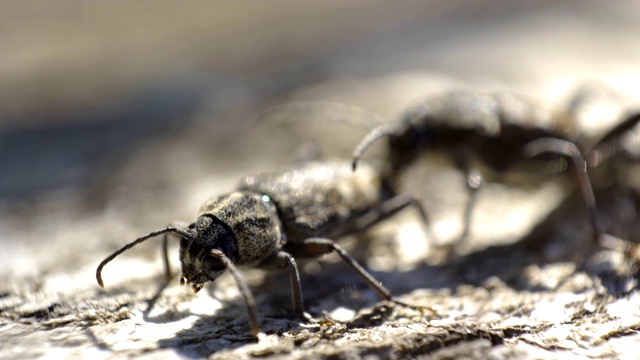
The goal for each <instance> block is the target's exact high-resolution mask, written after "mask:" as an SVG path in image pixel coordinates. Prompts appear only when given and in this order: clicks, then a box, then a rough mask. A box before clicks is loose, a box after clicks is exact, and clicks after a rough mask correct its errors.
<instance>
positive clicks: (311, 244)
mask: <svg viewBox="0 0 640 360" xmlns="http://www.w3.org/2000/svg"><path fill="white" fill-rule="evenodd" d="M291 245H292V246H291V252H292V255H294V256H300V257H318V256H321V255H324V254H328V253H331V252H336V253H337V254H338V256H340V258H341V259H342V260H343V261H344V262H345V263H346V264H347V265H348V266H349V267H350V268H351V270H353V271H355V273H356V274H358V276H360V278H361V279H362V280H363V281H364V282H365V283H366V284H367V286H369V288H371V290H373V291H375V292H376V294H378V296H379V297H380V298H381V299H383V300H387V301H390V302H393V303H396V304H399V305H402V306H406V307H409V308H412V309H417V310H420V311H424V310H429V311H431V312H433V313H435V311H434V310H433V309H431V308H428V307H424V306H416V305H411V304H407V303H405V302H403V301H400V300H397V299H395V298H394V297H393V296H392V295H391V292H390V291H389V290H388V289H387V288H386V287H384V285H382V283H381V282H380V281H378V280H377V279H376V278H374V277H373V275H371V274H369V272H367V270H365V269H364V268H363V267H362V265H360V264H359V263H358V262H357V261H356V260H355V259H354V258H353V257H352V256H351V255H349V253H348V252H347V251H346V250H345V249H344V248H343V247H342V246H340V245H338V244H336V243H335V242H334V241H333V240H330V239H324V238H309V239H305V240H304V241H303V242H302V243H296V244H291Z"/></svg>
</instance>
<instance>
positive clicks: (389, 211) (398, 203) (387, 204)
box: [353, 194, 436, 243]
mask: <svg viewBox="0 0 640 360" xmlns="http://www.w3.org/2000/svg"><path fill="white" fill-rule="evenodd" d="M409 206H413V207H414V208H415V209H416V210H417V211H418V213H419V214H420V218H421V220H422V222H423V224H424V226H425V228H426V231H427V235H428V236H429V239H430V240H431V242H432V243H436V236H435V234H434V233H433V229H432V228H431V221H430V218H429V213H428V212H427V210H426V209H425V208H424V206H422V203H421V202H420V198H419V197H418V196H417V195H411V194H400V195H396V196H394V197H392V198H391V199H388V200H386V201H384V202H382V203H381V204H380V205H379V206H378V207H376V208H375V209H373V210H371V211H370V212H368V213H366V214H365V215H364V216H363V217H361V218H360V219H359V220H358V221H356V222H355V224H354V226H353V227H354V229H353V230H354V231H363V230H367V229H369V228H370V227H372V226H374V225H375V224H377V223H379V222H380V221H383V220H386V219H388V218H390V217H392V216H394V215H395V214H397V213H399V212H400V211H402V210H404V209H405V208H407V207H409Z"/></svg>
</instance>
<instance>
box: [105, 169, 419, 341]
mask: <svg viewBox="0 0 640 360" xmlns="http://www.w3.org/2000/svg"><path fill="white" fill-rule="evenodd" d="M363 165H364V164H363ZM410 205H413V206H415V207H416V208H417V209H418V210H419V211H420V214H421V215H422V217H423V219H424V220H425V221H426V220H427V217H426V213H425V212H424V210H423V209H422V207H421V206H420V205H419V202H418V201H417V200H416V199H415V198H414V197H411V196H405V195H398V196H395V194H393V193H392V192H391V191H390V190H388V187H387V186H385V184H384V183H383V181H382V180H381V179H380V177H379V176H378V174H377V172H376V171H375V170H374V169H373V168H372V167H370V166H367V165H364V166H361V171H358V172H357V173H353V172H352V171H351V165H350V164H349V163H348V162H340V161H329V162H315V163H309V164H307V165H305V166H303V167H301V168H299V169H297V170H292V171H288V172H285V173H281V174H271V175H269V174H264V175H257V176H248V177H245V178H244V179H242V180H241V182H240V184H239V186H238V190H237V191H235V192H232V193H229V194H226V195H221V196H216V197H213V198H211V199H209V200H208V201H207V202H206V203H205V204H204V205H203V206H202V207H201V208H200V211H199V213H198V216H197V218H196V220H195V222H194V223H192V224H191V225H189V226H188V227H180V226H168V227H166V228H164V229H160V230H157V231H153V232H151V233H149V234H147V235H145V236H142V237H140V238H138V239H136V240H134V241H133V242H131V243H129V244H127V245H125V246H124V247H122V248H121V249H119V250H118V251H116V252H114V253H113V254H111V255H110V256H108V257H107V258H106V259H104V260H103V261H102V262H101V263H100V265H99V266H98V268H97V270H96V278H97V280H98V284H99V285H100V286H102V287H104V284H103V281H102V268H103V267H104V266H105V265H106V264H107V263H109V262H110V261H111V260H113V259H114V258H115V257H116V256H118V255H120V254H121V253H123V252H124V251H126V250H127V249H129V248H131V247H133V246H135V245H137V244H139V243H141V242H143V241H145V240H147V239H150V238H152V237H155V236H157V235H161V234H164V235H165V236H164V240H163V247H162V249H163V259H164V264H165V273H166V275H167V278H169V277H170V276H171V273H170V267H169V259H168V255H167V241H168V240H167V238H168V237H167V235H168V234H169V233H173V234H175V235H177V236H178V237H179V238H180V263H181V266H182V275H181V277H180V283H181V284H185V283H189V284H191V286H192V288H193V290H194V291H195V292H198V291H199V290H200V289H202V287H203V286H204V284H205V283H206V282H208V281H214V280H215V279H217V278H218V277H219V276H220V275H222V273H224V271H225V270H229V271H230V273H231V275H232V276H233V277H234V279H235V281H236V283H237V285H238V288H239V289H240V293H241V294H242V296H243V297H244V300H245V302H246V305H247V311H248V314H249V321H250V325H251V331H252V333H253V335H254V336H255V335H256V334H257V333H258V330H259V328H258V320H257V317H256V313H255V310H254V308H255V302H254V299H253V296H252V295H251V291H250V290H249V288H248V286H247V284H246V283H245V281H244V280H243V279H242V277H241V276H240V274H239V272H238V270H237V268H236V266H243V267H259V268H263V269H284V268H287V269H289V275H290V280H291V287H292V292H291V295H292V304H293V309H294V311H295V312H296V314H298V315H299V316H300V317H302V318H304V319H306V320H309V317H308V315H306V314H305V313H304V305H303V298H302V290H301V286H300V278H299V273H298V268H297V266H296V262H295V260H294V258H295V257H317V256H320V255H323V254H327V253H330V252H336V253H337V254H338V255H339V256H340V257H341V258H342V260H344V261H345V263H346V264H347V265H348V266H349V267H351V268H352V269H353V270H354V271H355V272H356V273H357V274H358V275H359V276H360V277H361V278H362V279H363V280H364V282H365V283H366V284H367V285H368V286H369V287H370V288H371V289H373V290H374V291H375V292H376V293H377V294H378V295H379V296H380V297H381V298H382V299H384V300H388V301H393V302H396V303H399V304H402V305H405V306H411V305H408V304H405V303H403V302H400V301H398V300H395V299H393V298H392V296H391V294H390V292H389V291H388V290H387V289H386V288H385V287H384V286H383V285H382V284H381V283H380V282H379V281H377V280H376V279H375V278H374V277H373V276H371V274H369V273H368V272H367V271H366V270H365V269H364V268H363V267H362V266H361V265H360V264H358V263H357V262H356V260H355V259H353V258H352V257H351V256H350V255H349V254H348V253H347V252H346V251H345V250H344V249H343V248H342V247H341V246H340V245H338V244H336V243H335V242H334V241H333V240H330V239H333V238H336V237H340V236H343V235H346V234H349V233H353V232H356V231H360V230H363V229H366V228H368V227H369V226H371V225H373V224H375V223H377V222H378V221H381V220H383V219H386V218H388V217H390V216H392V215H394V214H396V213H397V212H398V211H400V210H402V209H404V208H405V207H407V206H410ZM418 308H421V307H418ZM421 309H423V308H421Z"/></svg>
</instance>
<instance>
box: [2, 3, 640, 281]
mask: <svg viewBox="0 0 640 360" xmlns="http://www.w3.org/2000/svg"><path fill="white" fill-rule="evenodd" d="M0 9H1V11H0V52H1V53H2V56H1V57H0V169H2V170H1V175H0V249H1V250H0V259H1V261H0V271H1V272H0V274H1V275H2V276H1V278H2V279H13V281H10V282H11V283H14V284H15V279H16V278H19V279H38V278H39V276H40V275H41V274H43V273H49V274H50V273H54V274H59V276H58V277H53V278H49V279H47V281H44V280H43V283H42V284H40V285H39V286H42V287H44V289H45V290H47V289H50V290H52V291H60V290H61V287H62V286H69V285H70V284H71V285H72V286H73V287H86V286H94V284H93V281H94V280H93V271H94V268H95V265H96V263H97V261H99V258H102V257H103V256H104V255H106V254H107V253H108V252H110V251H112V250H113V248H114V246H117V244H123V243H124V242H126V241H128V240H129V239H132V238H135V237H136V236H138V235H140V234H142V233H146V232H147V231H149V230H151V229H156V228H160V227H163V226H165V225H166V224H167V223H168V222H170V221H173V220H183V221H190V220H191V219H192V218H193V216H194V215H195V213H196V210H197V208H198V207H199V205H200V204H201V203H202V202H203V201H204V200H205V199H206V198H207V197H208V196H209V195H213V194H219V193H222V192H225V191H230V190H231V189H233V186H234V184H235V183H236V182H237V180H238V179H239V178H240V177H241V176H242V175H248V174H251V173H255V172H259V171H264V170H276V169H279V168H281V167H282V166H285V165H287V164H291V163H292V162H293V161H294V160H295V158H296V155H295V154H297V153H298V152H299V151H300V148H301V146H302V145H304V144H305V143H306V142H308V141H310V139H311V140H313V141H315V142H318V143H322V142H323V141H324V142H325V143H327V142H328V143H329V144H330V145H329V146H326V144H325V146H324V151H327V152H328V153H329V154H330V155H332V156H341V157H344V158H347V157H349V154H350V151H351V149H352V147H353V145H354V144H355V143H356V142H357V140H358V139H359V138H360V137H361V136H363V135H364V134H365V133H366V129H361V128H357V127H356V128H354V127H349V126H346V125H344V126H343V125H340V124H335V123H330V125H327V124H328V123H327V122H323V121H319V122H318V121H312V122H308V123H306V122H305V123H287V124H285V125H277V124H276V125H273V124H270V123H269V122H268V121H267V122H266V124H265V123H260V122H257V119H258V118H260V116H261V115H263V114H264V112H265V110H267V109H270V108H271V107H272V106H274V105H278V104H286V103H289V102H292V101H301V100H325V101H338V102H341V103H345V104H349V105H355V106H358V107H361V108H363V109H366V110H368V111H372V112H376V113H378V114H381V115H383V116H385V117H389V118H392V117H393V116H395V115H397V114H398V113H399V112H400V111H401V110H402V109H403V108H405V107H406V106H407V105H409V104H410V103H411V102H413V101H415V100H416V99H420V98H421V97H423V96H425V95H427V94H429V93H435V92H439V91H442V90H443V89H446V88H450V87H454V86H465V87H471V88H476V89H481V90H485V91H489V90H495V89H508V90H515V91H519V92H523V93H525V94H528V95H530V96H533V97H535V98H536V99H538V100H540V101H541V102H543V103H545V104H550V105H551V106H552V105H556V104H560V103H562V102H563V101H566V99H567V96H568V94H569V93H570V92H571V91H572V90H573V89H574V88H575V87H576V86H577V85H579V84H581V83H583V82H589V81H599V82H604V83H607V84H609V85H611V86H612V87H615V88H616V89H618V90H620V91H623V92H627V93H635V92H637V89H638V85H637V84H638V83H639V82H638V79H640V77H639V75H640V72H639V71H638V70H640V69H639V66H638V64H640V62H639V61H640V46H639V45H638V42H637V41H638V39H639V38H640V23H639V22H638V21H637V14H638V13H640V4H639V3H638V2H635V1H616V2H602V1H595V0H594V1H585V0H580V1H565V2H557V1H517V2H516V1H510V0H492V1H483V2H477V1H473V0H461V1H455V2H452V1H445V0H442V1H439V0H432V1H421V2H403V3H397V2H388V1H357V0H354V1H322V2H311V1H307V2H297V1H269V2H264V1H253V0H250V1H242V2H236V1H216V2H207V3H205V2H201V1H180V2H176V1H166V0H164V1H163V0H160V1H108V2H107V1H91V2H87V1H77V0H67V1H62V2H48V1H38V0H28V1H3V2H2V4H0ZM278 111H279V110H276V112H278ZM285 113H286V110H285ZM298 115H299V114H298ZM296 116H297V115H296ZM324 116H325V117H326V114H325V115H324ZM320 120H322V119H320ZM592 125H593V124H592ZM594 126H596V127H597V126H598V124H596V125H594ZM332 134H333V135H332ZM327 139H328V140H327ZM321 147H322V146H321ZM303 150H304V149H303ZM292 154H293V155H292ZM371 157H372V158H375V156H371ZM460 183H462V181H460ZM457 190H459V189H456V191H455V192H454V193H453V194H452V199H453V200H449V201H450V202H453V203H454V204H455V205H456V206H459V205H460V204H462V202H463V200H464V193H463V192H460V191H457ZM549 191H551V194H552V195H553V194H556V193H553V191H554V190H553V191H552V190H549ZM456 194H457V195H456ZM425 201H432V203H433V204H434V207H435V208H436V211H435V212H436V213H438V211H440V210H442V209H440V210H438V209H437V207H438V206H440V207H441V208H444V207H445V205H438V204H442V203H443V201H444V202H445V203H446V201H447V200H446V199H442V198H436V199H431V200H429V199H426V200H425ZM447 204H448V203H447ZM447 206H448V205H447ZM456 209H458V208H456ZM442 211H444V210H442ZM496 211H497V210H496ZM496 211H494V212H490V213H489V214H490V215H487V216H495V215H496V214H499V212H496ZM491 214H493V215H491ZM436 218H437V220H438V219H439V220H438V221H436V225H435V226H436V229H437V230H439V232H440V233H441V234H443V235H444V236H445V237H447V236H449V237H452V236H453V235H452V234H453V233H455V232H456V231H457V229H456V228H455V226H457V225H453V224H454V223H458V222H459V213H455V214H454V215H451V217H449V218H447V217H446V216H445V217H440V218H438V215H436ZM451 226H453V227H454V229H453V230H450V231H449V230H447V229H450V228H451ZM518 226H519V225H518ZM447 231H449V232H447ZM505 234H507V235H504V234H503V235H504V237H509V236H511V235H509V234H510V233H509V232H508V231H507V232H506V233H505ZM486 237H492V235H487V236H486ZM494 237H495V236H494ZM148 256H149V259H151V258H153V259H155V258H156V256H157V254H156V252H155V251H150V254H149V255H148ZM61 259H65V260H64V261H61ZM123 261H126V260H123ZM70 267H73V268H74V269H76V270H77V273H73V274H71V273H69V272H68V270H69V269H70ZM119 267H120V268H122V269H126V268H127V265H122V264H121V265H119ZM116 271H117V270H116ZM156 271H157V269H156V268H154V269H150V270H149V272H148V274H151V273H154V274H155V273H156ZM148 274H146V273H144V272H141V273H140V274H137V275H136V276H142V277H144V276H147V275H148ZM113 276H116V275H113ZM123 276H124V275H123Z"/></svg>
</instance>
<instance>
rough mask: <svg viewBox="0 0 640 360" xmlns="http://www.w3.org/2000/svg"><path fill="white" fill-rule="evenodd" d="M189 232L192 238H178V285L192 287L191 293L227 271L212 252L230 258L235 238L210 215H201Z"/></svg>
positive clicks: (233, 251) (220, 222) (233, 252)
mask: <svg viewBox="0 0 640 360" xmlns="http://www.w3.org/2000/svg"><path fill="white" fill-rule="evenodd" d="M189 230H190V234H191V236H188V237H182V238H181V239H180V264H181V266H182V276H181V277H180V284H181V285H184V284H185V283H187V284H191V287H192V288H193V291H194V292H198V291H200V289H202V287H203V286H204V284H205V283H206V282H208V281H214V280H216V279H217V278H218V277H219V276H220V275H222V274H223V273H224V271H225V270H226V269H227V266H226V264H225V261H224V260H223V259H222V258H221V257H219V256H216V255H215V253H212V250H220V251H222V253H224V254H225V255H226V256H227V257H228V258H231V259H233V258H234V254H235V253H236V251H235V239H234V236H233V232H232V231H231V229H229V227H228V226H227V225H226V224H224V223H223V222H222V221H220V220H219V219H218V218H216V217H214V216H210V215H203V216H200V217H199V218H198V219H197V220H196V222H195V223H193V224H191V225H190V226H189Z"/></svg>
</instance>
